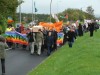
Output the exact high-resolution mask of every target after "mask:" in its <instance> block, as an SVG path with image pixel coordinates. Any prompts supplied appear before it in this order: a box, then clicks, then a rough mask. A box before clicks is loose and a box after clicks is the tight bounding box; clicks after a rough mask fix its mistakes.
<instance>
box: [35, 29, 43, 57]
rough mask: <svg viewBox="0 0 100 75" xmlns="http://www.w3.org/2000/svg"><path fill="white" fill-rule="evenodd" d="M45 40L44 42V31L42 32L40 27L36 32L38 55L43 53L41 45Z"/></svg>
mask: <svg viewBox="0 0 100 75" xmlns="http://www.w3.org/2000/svg"><path fill="white" fill-rule="evenodd" d="M43 42H44V37H43V33H42V31H41V29H39V30H38V32H37V34H36V43H37V48H38V51H37V54H38V55H41V47H42V44H43Z"/></svg>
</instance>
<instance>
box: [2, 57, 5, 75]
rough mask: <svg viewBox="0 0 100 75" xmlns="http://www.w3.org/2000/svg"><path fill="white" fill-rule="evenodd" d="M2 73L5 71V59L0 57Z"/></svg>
mask: <svg viewBox="0 0 100 75" xmlns="http://www.w3.org/2000/svg"><path fill="white" fill-rule="evenodd" d="M1 67H2V73H5V59H1Z"/></svg>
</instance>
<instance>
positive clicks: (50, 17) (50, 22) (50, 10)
mask: <svg viewBox="0 0 100 75" xmlns="http://www.w3.org/2000/svg"><path fill="white" fill-rule="evenodd" d="M51 4H52V0H51V2H50V23H51Z"/></svg>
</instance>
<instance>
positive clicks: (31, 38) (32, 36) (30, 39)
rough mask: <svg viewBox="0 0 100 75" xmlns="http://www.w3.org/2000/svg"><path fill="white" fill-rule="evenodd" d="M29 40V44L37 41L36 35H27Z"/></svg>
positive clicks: (32, 33)
mask: <svg viewBox="0 0 100 75" xmlns="http://www.w3.org/2000/svg"><path fill="white" fill-rule="evenodd" d="M27 37H28V39H29V42H34V41H35V33H34V32H30V33H29V34H28V35H27Z"/></svg>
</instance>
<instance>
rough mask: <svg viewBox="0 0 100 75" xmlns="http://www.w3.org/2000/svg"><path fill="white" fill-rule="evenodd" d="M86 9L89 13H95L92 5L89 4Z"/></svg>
mask: <svg viewBox="0 0 100 75" xmlns="http://www.w3.org/2000/svg"><path fill="white" fill-rule="evenodd" d="M86 11H87V13H88V14H90V15H94V9H93V8H92V6H88V7H87V9H86Z"/></svg>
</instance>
